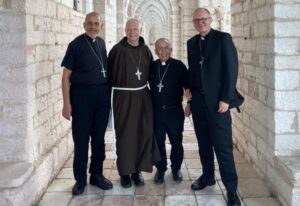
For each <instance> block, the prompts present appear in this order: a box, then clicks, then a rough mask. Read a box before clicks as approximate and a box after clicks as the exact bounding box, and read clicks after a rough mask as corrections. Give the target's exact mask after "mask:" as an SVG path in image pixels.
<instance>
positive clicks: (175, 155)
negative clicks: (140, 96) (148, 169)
mask: <svg viewBox="0 0 300 206" xmlns="http://www.w3.org/2000/svg"><path fill="white" fill-rule="evenodd" d="M183 124H184V112H183V108H182V107H181V106H174V107H170V108H165V109H163V108H162V107H159V108H157V107H155V106H154V134H155V138H156V142H157V145H158V149H159V153H160V157H161V160H160V161H159V162H158V163H157V164H156V165H155V166H156V168H157V169H159V170H161V171H166V170H167V154H166V144H165V141H166V134H167V135H168V137H169V140H170V143H171V146H172V148H171V155H170V159H171V168H172V170H179V169H180V168H181V164H182V161H183V146H182V132H183Z"/></svg>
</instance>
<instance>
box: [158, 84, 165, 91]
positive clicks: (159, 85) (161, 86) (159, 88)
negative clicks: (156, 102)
mask: <svg viewBox="0 0 300 206" xmlns="http://www.w3.org/2000/svg"><path fill="white" fill-rule="evenodd" d="M157 87H158V92H161V90H162V88H163V87H164V85H163V84H162V82H161V81H160V82H159V84H158V85H157Z"/></svg>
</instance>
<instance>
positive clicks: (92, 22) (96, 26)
mask: <svg viewBox="0 0 300 206" xmlns="http://www.w3.org/2000/svg"><path fill="white" fill-rule="evenodd" d="M101 26H102V25H101V21H100V18H99V16H97V15H90V16H88V17H87V18H86V20H85V22H84V23H83V27H84V30H85V32H86V34H87V35H88V36H89V37H91V38H96V36H97V35H98V33H99V32H100V30H101Z"/></svg>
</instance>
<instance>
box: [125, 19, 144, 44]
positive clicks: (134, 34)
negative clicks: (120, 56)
mask: <svg viewBox="0 0 300 206" xmlns="http://www.w3.org/2000/svg"><path fill="white" fill-rule="evenodd" d="M125 33H126V37H127V40H128V41H129V42H130V43H136V42H138V41H139V38H140V35H141V28H140V26H139V23H138V22H136V21H129V22H127V24H126V28H125Z"/></svg>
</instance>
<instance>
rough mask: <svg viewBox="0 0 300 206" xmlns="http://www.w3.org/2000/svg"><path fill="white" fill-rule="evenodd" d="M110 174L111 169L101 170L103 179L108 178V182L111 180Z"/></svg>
mask: <svg viewBox="0 0 300 206" xmlns="http://www.w3.org/2000/svg"><path fill="white" fill-rule="evenodd" d="M111 173H112V170H111V169H103V173H102V174H103V175H104V177H106V178H108V179H109V180H111Z"/></svg>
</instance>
